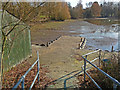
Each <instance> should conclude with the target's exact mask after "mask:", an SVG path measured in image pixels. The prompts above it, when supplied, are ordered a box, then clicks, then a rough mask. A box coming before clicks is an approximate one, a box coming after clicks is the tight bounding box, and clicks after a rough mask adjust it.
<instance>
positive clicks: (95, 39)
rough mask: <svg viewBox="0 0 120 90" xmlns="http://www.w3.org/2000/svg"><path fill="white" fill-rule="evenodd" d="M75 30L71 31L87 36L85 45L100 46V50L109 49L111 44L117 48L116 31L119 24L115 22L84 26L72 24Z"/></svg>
mask: <svg viewBox="0 0 120 90" xmlns="http://www.w3.org/2000/svg"><path fill="white" fill-rule="evenodd" d="M72 28H76V30H72V31H71V32H76V33H82V34H80V35H79V36H82V37H85V38H87V40H88V41H87V45H89V46H92V47H95V48H100V49H102V50H109V51H111V48H112V46H114V50H118V33H119V30H120V26H119V25H117V24H113V25H109V26H108V25H107V26H103V25H100V26H98V25H93V24H91V25H86V26H84V25H83V26H72Z"/></svg>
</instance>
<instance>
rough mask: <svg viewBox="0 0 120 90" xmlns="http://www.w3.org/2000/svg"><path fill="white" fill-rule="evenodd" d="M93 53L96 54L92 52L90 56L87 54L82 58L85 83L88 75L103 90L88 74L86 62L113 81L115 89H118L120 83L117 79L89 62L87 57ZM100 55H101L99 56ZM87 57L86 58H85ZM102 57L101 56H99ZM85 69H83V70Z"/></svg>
mask: <svg viewBox="0 0 120 90" xmlns="http://www.w3.org/2000/svg"><path fill="white" fill-rule="evenodd" d="M98 51H100V50H97V51H96V52H98ZM92 53H95V51H94V52H91V53H88V54H85V55H83V56H82V58H83V59H84V81H85V74H87V76H88V77H89V78H90V79H91V80H92V81H93V83H94V84H95V85H96V86H97V87H98V88H99V89H100V90H101V87H100V86H99V85H98V84H97V83H96V82H95V81H94V79H92V77H91V76H90V75H89V74H88V73H87V72H86V61H87V62H88V63H89V64H90V65H92V66H93V67H95V68H96V69H98V70H99V71H100V72H101V73H103V74H104V75H105V76H107V77H108V78H109V79H110V80H112V82H113V89H116V88H117V85H119V86H120V83H119V81H118V80H116V79H115V78H113V77H111V76H110V75H108V74H107V73H105V72H104V71H103V70H101V69H100V68H98V67H97V66H96V65H94V64H93V63H92V62H90V61H89V60H87V55H90V54H92ZM99 55H100V54H99ZM84 56H86V57H84ZM99 57H100V56H99ZM82 69H83V68H82Z"/></svg>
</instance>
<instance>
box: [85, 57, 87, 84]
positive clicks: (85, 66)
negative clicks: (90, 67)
mask: <svg viewBox="0 0 120 90" xmlns="http://www.w3.org/2000/svg"><path fill="white" fill-rule="evenodd" d="M85 58H86V59H87V55H86V56H85ZM85 74H86V60H85V59H84V82H85V78H86V76H85Z"/></svg>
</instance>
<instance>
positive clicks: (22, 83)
mask: <svg viewBox="0 0 120 90" xmlns="http://www.w3.org/2000/svg"><path fill="white" fill-rule="evenodd" d="M24 79H25V78H23V80H22V83H21V84H22V90H24Z"/></svg>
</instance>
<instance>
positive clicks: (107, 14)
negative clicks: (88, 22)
mask: <svg viewBox="0 0 120 90" xmlns="http://www.w3.org/2000/svg"><path fill="white" fill-rule="evenodd" d="M68 5H69V8H70V15H71V18H73V19H77V18H96V17H102V18H111V17H112V18H119V19H120V2H103V3H102V4H100V5H99V4H98V2H94V3H93V2H89V3H86V6H87V8H86V9H83V5H82V0H79V3H78V4H77V6H76V7H73V8H72V7H71V5H70V4H68Z"/></svg>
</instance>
